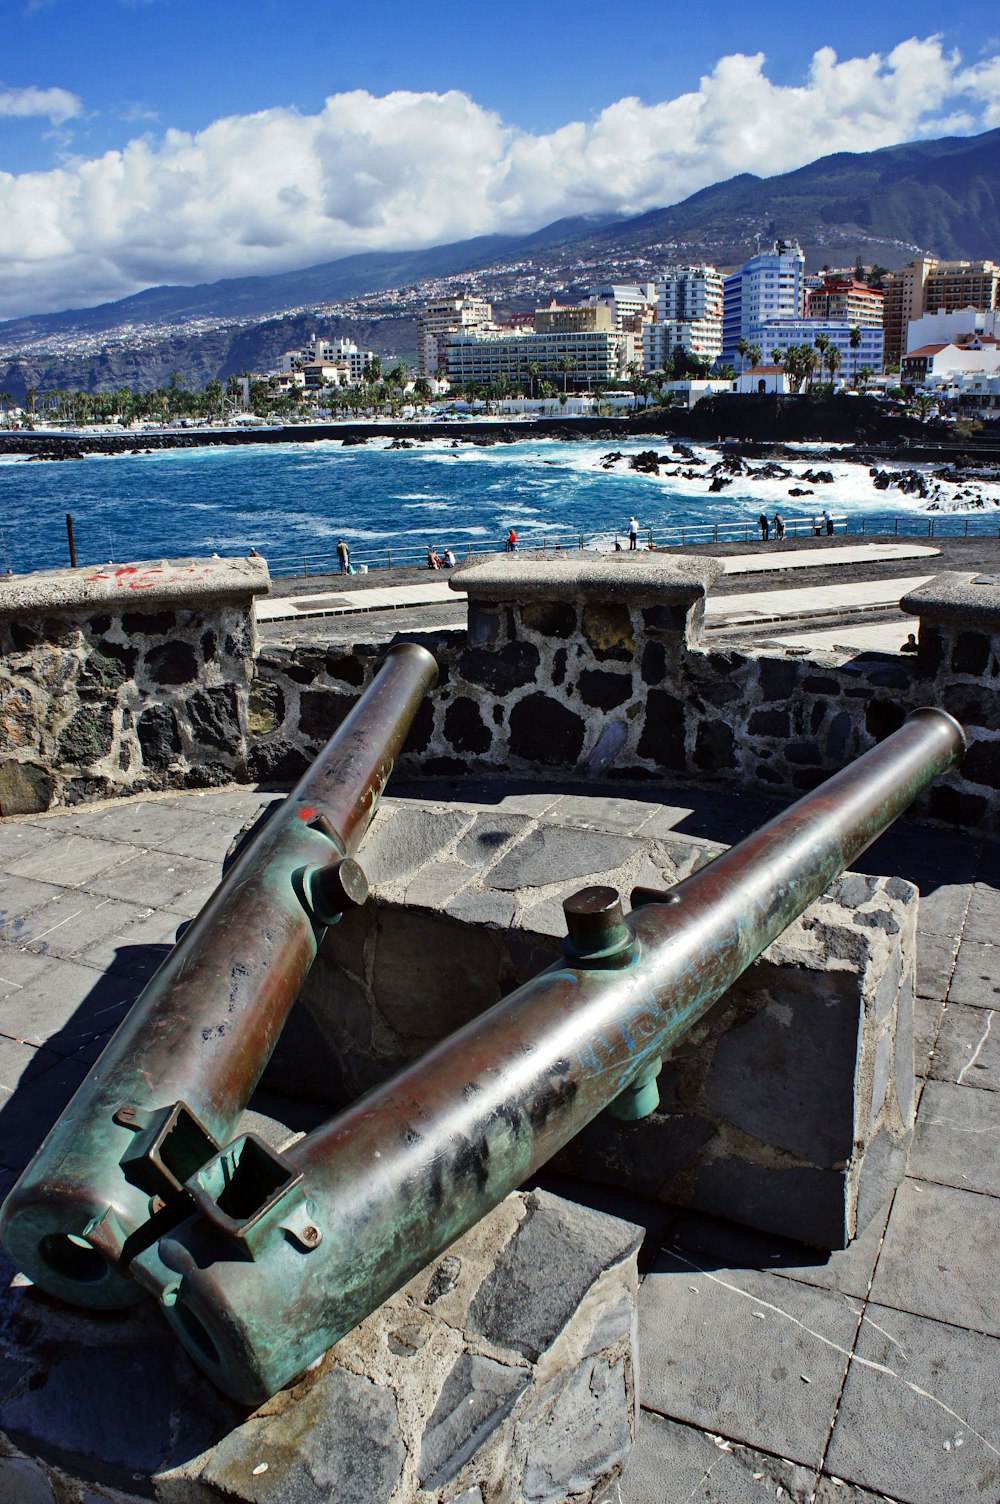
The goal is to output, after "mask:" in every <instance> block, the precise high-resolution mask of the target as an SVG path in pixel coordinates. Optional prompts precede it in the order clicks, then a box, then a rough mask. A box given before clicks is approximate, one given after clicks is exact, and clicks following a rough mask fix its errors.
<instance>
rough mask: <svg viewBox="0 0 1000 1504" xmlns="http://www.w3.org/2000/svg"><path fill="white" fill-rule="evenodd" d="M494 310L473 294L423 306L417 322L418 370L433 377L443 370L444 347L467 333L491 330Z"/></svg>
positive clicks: (444, 299)
mask: <svg viewBox="0 0 1000 1504" xmlns="http://www.w3.org/2000/svg"><path fill="white" fill-rule="evenodd" d="M492 328H493V307H492V304H490V303H488V302H487V300H486V299H485V298H480V297H477V296H476V295H475V294H473V293H465V294H461V295H459V296H456V297H449V298H437V299H436V300H435V301H434V302H433V303H427V304H425V305H424V307H423V309H422V310H421V312H420V315H419V317H418V319H417V369H418V371H419V373H420V375H421V376H436V375H437V373H438V371H442V370H444V369H446V364H447V363H446V361H445V347H446V345H447V343H448V341H449V339H450V338H451V337H452V335H454V334H458V333H460V332H461V331H463V330H469V329H473V330H474V329H492Z"/></svg>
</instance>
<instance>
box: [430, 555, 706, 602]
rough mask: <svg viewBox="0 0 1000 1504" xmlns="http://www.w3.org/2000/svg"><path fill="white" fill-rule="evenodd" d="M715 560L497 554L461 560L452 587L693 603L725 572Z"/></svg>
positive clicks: (508, 594) (478, 594)
mask: <svg viewBox="0 0 1000 1504" xmlns="http://www.w3.org/2000/svg"><path fill="white" fill-rule="evenodd" d="M722 572H723V571H722V565H721V564H720V563H719V562H718V560H716V559H707V558H705V559H702V558H692V557H686V558H685V557H680V556H677V555H672V556H669V557H668V556H666V555H663V554H656V553H639V552H638V551H635V552H629V551H628V550H623V551H622V552H621V553H619V554H586V553H580V554H577V555H575V556H574V557H572V558H564V559H521V558H518V557H517V555H516V554H494V555H491V556H490V557H489V558H488V559H486V560H485V561H483V562H479V561H476V562H475V563H473V562H471V561H470V562H469V563H466V564H462V565H460V566H459V568H458V569H457V570H456V571H455V573H454V574H453V575H452V577H451V580H450V582H449V583H450V584H451V588H452V589H453V590H464V591H467V592H468V595H469V597H470V598H472V599H478V600H492V601H516V600H539V599H544V600H579V599H580V598H581V597H594V598H596V599H598V600H602V601H609V600H621V601H624V602H631V603H633V604H635V603H642V604H647V605H648V604H660V603H662V604H665V605H685V606H690V605H694V603H695V602H696V601H699V600H703V599H704V597H705V596H706V595H707V593H708V591H709V589H710V587H711V586H712V584H713V583H714V582H715V580H717V579H718V578H719V576H720V575H721V574H722Z"/></svg>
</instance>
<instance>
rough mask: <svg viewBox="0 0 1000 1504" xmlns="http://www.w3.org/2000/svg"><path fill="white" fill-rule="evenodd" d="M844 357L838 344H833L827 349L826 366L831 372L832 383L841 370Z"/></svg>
mask: <svg viewBox="0 0 1000 1504" xmlns="http://www.w3.org/2000/svg"><path fill="white" fill-rule="evenodd" d="M843 359H844V357H843V356H842V355H841V353H840V351H839V350H838V349H837V347H836V345H831V346H830V348H829V350H827V352H826V368H827V370H828V371H829V372H830V381H831V383H832V382H833V378H834V377H835V376H836V374H837V372H838V371H839V370H840V367H841V365H842V363H843Z"/></svg>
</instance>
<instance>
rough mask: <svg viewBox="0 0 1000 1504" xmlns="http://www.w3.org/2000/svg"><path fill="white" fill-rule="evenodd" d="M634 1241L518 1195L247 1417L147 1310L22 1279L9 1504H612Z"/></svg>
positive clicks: (2, 1430)
mask: <svg viewBox="0 0 1000 1504" xmlns="http://www.w3.org/2000/svg"><path fill="white" fill-rule="evenodd" d="M258 1126H259V1125H258ZM276 1126H277V1125H272V1127H276ZM640 1238H641V1229H639V1228H637V1227H634V1226H632V1225H631V1224H630V1223H627V1222H623V1221H620V1220H619V1219H617V1218H615V1217H609V1216H605V1215H603V1214H602V1213H600V1212H594V1211H590V1210H589V1209H587V1208H583V1207H579V1206H574V1205H572V1204H571V1203H569V1202H566V1201H563V1200H561V1199H560V1198H558V1197H556V1196H552V1195H549V1194H547V1193H545V1192H544V1191H539V1192H535V1193H520V1192H519V1193H516V1194H514V1195H512V1196H509V1197H508V1198H507V1199H506V1201H504V1202H502V1203H501V1204H500V1205H499V1206H498V1207H497V1208H496V1209H495V1210H494V1211H493V1212H491V1213H490V1214H489V1215H488V1216H487V1217H485V1218H484V1219H483V1220H482V1222H480V1223H479V1224H478V1225H477V1226H476V1227H475V1228H473V1230H472V1231H471V1232H469V1233H467V1234H466V1235H465V1236H464V1237H463V1238H461V1239H460V1240H459V1241H458V1242H457V1243H455V1244H453V1245H452V1247H451V1248H450V1249H449V1251H448V1253H447V1254H446V1255H445V1256H444V1257H443V1258H441V1259H438V1260H436V1261H435V1263H434V1264H433V1265H432V1266H430V1267H428V1268H427V1269H425V1270H424V1271H423V1272H422V1273H421V1274H419V1275H417V1276H416V1278H415V1279H413V1280H411V1281H410V1283H409V1284H408V1285H406V1286H404V1287H403V1289H402V1290H400V1291H398V1293H397V1294H396V1295H394V1296H392V1297H391V1299H389V1300H388V1301H386V1302H385V1304H384V1305H382V1306H381V1307H380V1308H379V1309H378V1310H377V1311H375V1312H374V1313H373V1314H372V1315H371V1316H369V1317H367V1318H366V1319H365V1320H364V1321H363V1322H361V1324H360V1325H359V1326H357V1327H356V1328H355V1329H354V1330H353V1331H352V1332H350V1333H349V1334H348V1335H347V1336H346V1337H344V1338H343V1339H342V1340H341V1341H340V1342H339V1343H338V1344H337V1345H336V1347H334V1348H331V1349H330V1351H329V1352H328V1353H327V1354H326V1356H325V1357H324V1358H323V1359H322V1360H321V1361H320V1362H319V1363H317V1364H315V1365H314V1366H313V1367H312V1368H311V1369H310V1370H309V1372H308V1373H306V1374H305V1375H304V1376H303V1377H302V1378H301V1379H300V1380H299V1381H298V1382H297V1383H295V1384H293V1385H291V1386H289V1387H288V1388H287V1389H283V1390H281V1391H280V1392H279V1393H278V1394H277V1395H275V1396H274V1398H273V1399H271V1400H269V1401H268V1402H267V1403H266V1404H265V1405H262V1406H261V1407H260V1409H258V1410H256V1411H255V1412H254V1413H253V1414H251V1415H247V1412H246V1411H245V1410H241V1409H240V1408H239V1407H238V1406H236V1405H235V1404H233V1403H232V1402H231V1401H229V1400H227V1399H226V1398H225V1397H224V1396H223V1395H221V1394H219V1393H218V1392H217V1391H215V1390H214V1389H213V1388H212V1386H211V1384H210V1383H209V1382H208V1380H207V1379H206V1378H205V1377H204V1375H203V1374H202V1373H201V1372H200V1371H199V1370H198V1369H196V1368H195V1367H194V1366H193V1365H192V1364H191V1362H190V1361H189V1359H188V1357H187V1355H186V1354H185V1353H184V1351H183V1349H182V1348H181V1347H180V1345H179V1344H178V1343H177V1341H176V1339H175V1338H174V1336H173V1335H172V1333H171V1332H170V1330H169V1328H168V1327H167V1325H166V1323H165V1322H164V1321H163V1320H162V1318H161V1317H160V1316H159V1314H158V1313H157V1311H156V1309H155V1306H154V1304H153V1302H152V1301H144V1302H142V1304H141V1305H140V1306H138V1307H135V1308H133V1309H132V1310H130V1311H129V1312H128V1313H127V1314H126V1313H122V1312H115V1313H114V1315H113V1316H105V1317H104V1318H103V1319H102V1317H101V1316H98V1315H95V1314H94V1313H91V1312H87V1313H82V1312H76V1311H71V1310H70V1309H68V1308H67V1307H62V1306H60V1305H59V1304H58V1302H53V1301H50V1300H47V1299H46V1298H45V1297H40V1296H38V1295H37V1294H36V1293H35V1292H34V1291H33V1290H32V1289H31V1288H30V1287H28V1286H26V1285H23V1284H22V1285H21V1286H19V1287H14V1288H12V1289H10V1290H9V1291H8V1292H7V1295H6V1298H5V1300H4V1301H3V1303H2V1304H0V1499H3V1500H4V1501H5V1504H6V1501H7V1500H10V1501H11V1504H13V1501H14V1500H17V1504H56V1501H57V1500H58V1501H64V1500H65V1501H69V1500H74V1501H76V1500H81V1499H82V1500H85V1501H87V1504H90V1501H93V1504H98V1501H99V1500H108V1501H117V1504H132V1501H138V1500H148V1499H150V1498H154V1499H157V1500H159V1501H160V1504H195V1501H197V1504H212V1501H213V1500H220V1501H221V1500H228V1501H230V1504H269V1501H274V1504H278V1501H288V1504H293V1501H303V1504H305V1501H312V1500H317V1501H318V1500H325V1501H329V1504H486V1501H489V1504H563V1501H564V1500H566V1499H569V1498H572V1499H573V1500H574V1501H577V1500H578V1501H579V1504H588V1501H590V1500H597V1499H599V1498H605V1497H606V1492H605V1491H606V1490H607V1489H608V1488H609V1487H610V1486H613V1484H614V1480H615V1479H616V1478H617V1476H618V1475H619V1473H620V1472H621V1469H622V1466H623V1465H624V1462H625V1460H626V1457H627V1455H628V1452H629V1449H630V1447H631V1444H632V1441H633V1439H634V1436H635V1425H636V1416H637V1403H638V1402H637V1396H636V1383H637V1375H636V1351H635V1347H636V1331H635V1327H636V1321H635V1316H636V1296H637V1287H638V1275H637V1270H636V1253H637V1250H638V1246H639V1242H640Z"/></svg>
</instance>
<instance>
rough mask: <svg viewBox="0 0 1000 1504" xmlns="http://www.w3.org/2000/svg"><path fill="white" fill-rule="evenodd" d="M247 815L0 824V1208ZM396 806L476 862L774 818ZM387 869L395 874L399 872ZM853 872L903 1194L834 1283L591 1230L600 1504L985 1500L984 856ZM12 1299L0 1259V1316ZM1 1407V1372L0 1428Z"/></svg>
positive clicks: (212, 812) (713, 1237)
mask: <svg viewBox="0 0 1000 1504" xmlns="http://www.w3.org/2000/svg"><path fill="white" fill-rule="evenodd" d="M273 797H274V796H273V795H269V794H266V793H261V792H257V791H255V790H253V789H236V790H231V791H212V792H207V793H191V794H187V795H180V796H177V797H170V798H156V799H146V800H135V801H124V802H120V803H113V804H107V805H101V806H97V807H94V808H89V809H77V810H71V811H66V812H62V813H58V814H55V815H52V816H38V817H34V818H27V819H23V820H8V821H4V822H3V823H2V824H0V884H2V895H3V896H2V903H0V907H2V915H0V1195H3V1194H5V1193H6V1191H7V1190H8V1189H9V1188H10V1186H11V1185H12V1184H13V1181H14V1179H15V1176H16V1175H17V1173H18V1172H19V1171H20V1170H21V1168H22V1167H23V1165H24V1164H25V1163H26V1161H27V1159H28V1158H29V1156H30V1155H31V1153H32V1152H33V1151H34V1149H35V1147H36V1146H37V1144H38V1142H39V1140H40V1139H41V1138H42V1136H43V1135H44V1133H45V1132H46V1131H47V1128H48V1126H49V1124H50V1123H51V1122H52V1121H53V1120H54V1118H55V1117H56V1115H57V1114H58V1113H59V1112H60V1111H61V1109H62V1108H63V1106H64V1105H65V1103H66V1101H67V1100H68V1098H69V1096H70V1095H71V1093H72V1092H73V1090H74V1089H75V1087H76V1086H77V1085H78V1084H79V1082H80V1081H81V1080H82V1078H83V1076H84V1075H85V1074H86V1073H87V1072H88V1071H89V1070H90V1069H91V1067H92V1063H93V1061H94V1060H95V1059H96V1058H97V1056H98V1054H99V1052H100V1050H101V1049H102V1048H103V1046H104V1044H105V1043H106V1042H107V1040H108V1038H109V1037H110V1034H111V1031H112V1030H113V1029H114V1028H115V1027H116V1025H117V1024H118V1023H119V1022H120V1020H121V1019H122V1018H123V1017H124V1015H125V1013H126V1012H127V1010H128V1008H129V1006H130V1004H131V1003H132V1002H133V1000H134V999H135V997H136V996H137V994H138V992H139V991H140V989H141V988H142V986H143V984H144V983H145V981H146V980H147V978H148V977H149V976H150V975H151V974H152V972H153V970H154V969H155V968H156V967H157V966H158V965H159V963H160V961H161V960H162V959H163V957H164V956H165V955H166V953H167V949H168V947H169V946H170V944H171V942H172V940H173V938H174V934H175V931H176V929H177V926H178V925H179V924H180V923H181V922H182V921H183V920H185V919H189V918H191V917H192V916H193V915H194V914H195V913H196V912H197V910H198V909H199V908H200V906H201V905H202V904H203V903H204V901H205V899H206V898H207V897H208V895H209V894H210V893H211V892H212V890H213V888H214V885H215V883H216V881H217V879H218V876H219V871H220V863H221V859H222V856H223V854H224V852H225V851H226V848H227V847H228V845H229V843H230V841H231V840H232V838H233V836H234V834H235V833H236V832H237V831H238V830H239V829H240V828H241V827H242V826H243V824H244V823H245V822H246V821H247V820H248V819H250V818H252V817H253V816H255V815H256V813H257V812H258V811H259V810H260V809H261V808H262V807H263V806H264V805H265V804H266V803H267V802H268V801H269V800H270V799H271V798H273ZM403 806H405V807H406V808H407V809H410V810H414V809H416V810H423V809H426V810H428V811H429V812H430V814H431V815H432V816H433V823H434V826H435V828H437V827H438V826H440V823H441V820H442V819H445V818H446V819H447V820H449V821H451V822H452V823H453V824H455V825H456V829H457V828H459V827H461V828H462V829H464V828H465V827H464V826H463V825H462V821H463V820H469V821H471V820H472V819H473V818H474V817H475V816H477V815H482V814H485V815H486V816H488V817H489V819H491V820H492V821H493V822H494V824H495V829H496V831H497V832H498V833H505V834H502V835H501V836H500V837H499V838H498V840H497V841H496V842H495V843H491V844H490V845H489V850H490V851H491V852H493V853H494V856H493V857H491V860H494V859H495V860H502V854H503V852H504V850H505V841H506V839H507V836H508V835H509V833H510V828H511V826H512V824H514V823H518V822H522V823H523V822H524V821H525V820H529V821H536V822H538V823H539V824H541V823H543V822H545V823H547V824H549V825H552V826H555V827H559V826H562V827H572V828H573V829H574V830H577V831H579V830H580V829H581V828H583V829H585V830H587V831H591V832H594V833H596V835H598V836H599V835H600V834H601V833H604V835H605V836H606V838H607V839H608V840H611V839H612V838H617V837H621V836H630V835H633V834H637V833H639V832H642V834H643V835H649V834H652V835H655V836H656V837H657V838H662V839H663V840H664V841H665V842H668V843H671V849H674V848H675V847H676V848H680V847H682V846H683V845H684V843H685V842H687V843H690V842H692V841H698V842H704V841H705V840H716V841H719V842H722V843H725V844H729V843H730V842H732V841H733V840H735V839H737V838H738V837H740V836H741V835H743V834H745V833H746V832H747V831H748V830H749V829H752V828H754V827H755V826H756V825H757V824H759V823H760V822H761V820H762V819H764V818H766V816H767V815H768V814H769V813H770V812H771V811H772V809H773V808H774V806H772V805H770V804H769V803H768V802H766V801H765V800H763V799H758V798H756V797H753V796H736V795H732V796H731V795H726V794H725V793H721V792H719V791H717V790H715V791H712V792H711V793H704V794H703V793H692V792H691V791H690V790H669V789H662V788H661V789H656V790H652V789H643V788H638V789H635V790H630V791H629V793H628V796H627V797H626V796H625V795H624V794H623V791H622V789H621V787H620V786H618V787H616V788H614V789H608V790H605V789H603V788H599V787H594V786H593V785H588V786H587V787H586V788H585V789H584V790H575V789H569V790H565V791H560V790H559V789H556V788H545V787H544V786H540V785H534V786H531V787H528V788H524V787H518V786H513V785H504V784H499V783H493V784H484V783H480V784H478V785H474V784H472V783H469V784H467V785H460V786H458V787H457V788H456V786H455V784H454V782H450V783H448V784H446V785H442V786H437V785H426V784H425V785H422V786H411V787H409V788H406V787H405V786H397V788H396V791H395V796H394V798H393V799H391V800H387V801H386V807H387V809H391V808H393V807H395V808H396V809H397V811H398V810H399V809H400V808H402V807H403ZM392 849H393V850H394V851H396V853H397V854H396V855H395V856H394V857H393V861H394V862H396V863H399V862H402V864H403V867H404V868H406V870H410V869H412V870H413V871H414V872H417V871H419V865H420V862H421V850H420V849H418V846H414V847H413V849H412V850H411V849H399V848H396V847H393V848H392ZM484 849H485V848H484ZM362 855H363V853H362ZM407 864H408V865H407ZM857 865H858V866H859V867H860V868H862V869H863V870H866V871H873V872H883V873H896V874H899V875H900V876H903V877H905V878H908V879H910V880H911V881H914V882H916V883H918V885H919V887H920V890H921V894H922V898H921V909H920V920H919V950H918V994H919V1002H918V1020H917V1025H918V1027H917V1069H918V1077H919V1088H918V1089H919V1092H920V1098H919V1113H918V1120H917V1135H916V1141H915V1145H914V1150H913V1154H912V1157H911V1162H910V1169H909V1175H908V1177H907V1179H906V1181H905V1183H904V1184H903V1186H902V1187H901V1188H900V1190H899V1191H898V1192H897V1193H896V1194H895V1196H894V1197H893V1198H892V1199H891V1200H890V1201H889V1202H888V1203H887V1204H886V1205H885V1206H883V1207H881V1208H880V1209H879V1210H878V1212H877V1213H876V1215H875V1217H874V1220H873V1221H872V1222H871V1224H870V1225H869V1227H868V1230H867V1231H866V1232H865V1233H864V1235H863V1236H862V1237H861V1238H859V1239H858V1240H857V1241H856V1242H855V1244H854V1245H853V1246H852V1247H851V1248H849V1249H847V1250H846V1251H845V1252H843V1253H837V1254H834V1255H832V1256H824V1255H818V1254H816V1253H814V1252H810V1251H809V1250H807V1249H804V1248H802V1247H800V1246H797V1245H795V1244H792V1243H786V1242H783V1241H781V1240H780V1239H776V1238H773V1237H764V1236H760V1235H756V1234H753V1233H748V1232H745V1231H742V1230H740V1229H737V1228H734V1227H730V1226H728V1225H726V1224H723V1223H721V1222H717V1221H714V1220H712V1219H711V1218H707V1217H703V1216H699V1215H697V1214H695V1213H691V1212H671V1211H670V1210H669V1209H665V1208H663V1207H651V1206H648V1205H647V1204H645V1203H641V1202H637V1201H635V1200H634V1199H628V1200H627V1203H626V1202H625V1201H624V1200H622V1202H621V1204H610V1205H608V1204H607V1202H606V1203H605V1204H606V1205H607V1209H609V1210H617V1211H618V1212H619V1213H620V1214H621V1215H625V1216H628V1217H631V1218H632V1219H633V1220H636V1219H638V1220H643V1219H646V1225H647V1226H648V1228H649V1230H650V1237H649V1240H648V1245H647V1254H648V1257H647V1258H646V1262H645V1265H644V1267H645V1269H646V1270H647V1272H646V1274H645V1280H644V1283H643V1286H642V1289H641V1292H640V1342H641V1348H642V1366H641V1370H640V1374H641V1378H640V1383H641V1394H640V1398H641V1405H642V1412H641V1425H640V1431H639V1440H638V1444H637V1446H636V1448H635V1450H634V1452H633V1455H632V1458H631V1460H630V1463H629V1465H628V1469H627V1472H626V1475H625V1478H624V1481H623V1483H622V1484H621V1486H620V1489H619V1490H617V1491H615V1492H614V1493H613V1494H612V1496H611V1497H612V1499H613V1500H614V1501H615V1504H692V1501H694V1500H698V1501H700V1504H756V1501H758V1500H759V1501H760V1504H764V1500H766V1499H772V1500H774V1499H787V1500H789V1501H797V1504H811V1501H815V1504H875V1501H876V1500H886V1499H887V1500H891V1501H902V1504H957V1501H959V1500H962V1501H964V1500H969V1501H972V1500H976V1501H982V1504H996V1501H997V1499H998V1498H1000V1401H998V1395H1000V1305H998V1302H997V1299H996V1249H997V1247H998V1239H1000V1160H998V1157H997V1155H996V1152H995V1145H996V1143H997V1138H998V1135H1000V1029H997V1028H995V1027H994V1013H995V1011H996V1008H997V1003H998V999H1000V968H998V966H997V956H998V951H997V946H996V943H995V942H996V937H997V935H998V933H1000V891H998V889H1000V848H997V847H995V846H991V845H990V844H989V843H982V842H979V841H977V840H975V839H972V838H963V837H959V836H954V835H950V834H948V833H946V832H940V831H934V830H930V829H916V828H912V827H911V828H907V827H905V826H902V825H897V826H896V827H895V828H894V830H893V831H891V832H890V833H889V834H888V835H887V836H885V837H883V838H882V839H881V840H880V841H879V842H877V843H876V845H875V846H873V847H872V848H871V850H870V851H869V852H868V853H866V855H865V857H864V858H863V859H862V860H861V861H860V862H859V863H858V864H857ZM374 880H375V881H378V878H377V877H376V878H375V879H374ZM558 880H559V874H558V873H553V874H552V881H553V883H554V884H557V883H558ZM560 1189H562V1190H563V1193H565V1187H560ZM608 1195H609V1197H611V1200H612V1202H613V1201H614V1193H608ZM13 1275H14V1271H13V1270H12V1269H11V1267H10V1265H9V1264H5V1262H4V1259H3V1256H2V1255H0V1291H2V1289H3V1288H5V1287H6V1286H7V1284H8V1283H9V1281H10V1280H11V1278H12V1277H13ZM2 1304H3V1297H2V1294H0V1328H2V1324H3V1323H2ZM95 1319H100V1318H95ZM32 1382H33V1381H32ZM19 1383H20V1379H19V1377H18V1370H17V1367H16V1365H15V1366H14V1367H10V1368H5V1367H4V1365H3V1364H2V1363H0V1427H2V1425H3V1420H4V1409H5V1405H6V1404H7V1397H8V1395H16V1394H17V1393H18V1392H19V1391H18V1384H19ZM57 1401H58V1397H57V1396H52V1397H51V1399H50V1403H52V1404H56V1403H57ZM0 1495H3V1487H2V1483H0Z"/></svg>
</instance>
